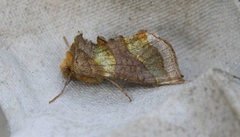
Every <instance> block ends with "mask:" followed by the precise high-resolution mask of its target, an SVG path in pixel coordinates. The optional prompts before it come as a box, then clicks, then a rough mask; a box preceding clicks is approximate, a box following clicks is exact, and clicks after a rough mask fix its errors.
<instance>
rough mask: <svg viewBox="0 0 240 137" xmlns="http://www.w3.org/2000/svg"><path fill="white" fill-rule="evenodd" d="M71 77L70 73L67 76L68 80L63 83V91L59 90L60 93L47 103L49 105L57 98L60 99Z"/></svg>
mask: <svg viewBox="0 0 240 137" xmlns="http://www.w3.org/2000/svg"><path fill="white" fill-rule="evenodd" d="M71 76H72V73H70V74H69V77H68V80H67V81H66V82H65V84H64V87H63V89H62V90H61V92H60V93H58V94H57V96H55V97H54V98H53V99H52V100H50V101H49V104H50V103H52V102H54V101H55V100H56V99H57V98H58V97H60V96H61V95H62V94H63V92H64V90H65V88H66V87H67V85H68V84H69V83H70V82H71Z"/></svg>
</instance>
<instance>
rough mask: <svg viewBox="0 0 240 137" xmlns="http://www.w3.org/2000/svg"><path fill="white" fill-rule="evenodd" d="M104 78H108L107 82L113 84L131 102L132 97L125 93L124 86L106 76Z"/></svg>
mask: <svg viewBox="0 0 240 137" xmlns="http://www.w3.org/2000/svg"><path fill="white" fill-rule="evenodd" d="M105 79H106V80H108V81H109V82H111V83H112V84H113V85H114V86H116V87H117V88H118V89H119V90H120V91H121V92H122V93H123V94H124V95H125V96H126V97H127V98H128V99H129V101H130V102H132V99H131V97H130V96H129V95H128V94H127V92H126V90H125V89H124V88H122V87H121V86H120V85H118V84H117V83H116V82H114V81H112V80H110V79H108V78H105Z"/></svg>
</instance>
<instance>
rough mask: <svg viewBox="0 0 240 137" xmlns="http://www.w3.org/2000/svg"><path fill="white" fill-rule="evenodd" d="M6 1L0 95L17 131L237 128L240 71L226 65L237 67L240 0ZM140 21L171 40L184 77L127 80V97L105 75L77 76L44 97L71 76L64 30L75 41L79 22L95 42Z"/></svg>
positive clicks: (212, 131)
mask: <svg viewBox="0 0 240 137" xmlns="http://www.w3.org/2000/svg"><path fill="white" fill-rule="evenodd" d="M0 10H1V13H0V19H1V23H0V44H1V45H0V72H1V76H0V92H1V93H0V105H1V108H2V110H3V112H4V114H5V116H6V118H7V120H8V124H9V129H10V132H11V136H13V137H26V136H36V137H42V136H44V137H48V136H58V137H61V136H96V137H98V136H160V135H161V136H223V137H224V136H233V137H237V136H239V135H240V124H239V119H240V115H239V114H240V105H239V98H240V93H239V89H240V81H239V80H238V79H236V78H233V76H232V75H230V74H227V73H225V72H224V71H227V72H229V73H231V74H233V75H236V76H239V75H240V74H239V72H240V63H239V62H240V54H239V53H240V46H239V45H240V40H239V38H240V26H239V23H240V22H239V21H240V16H239V1H237V0H235V1H233V0H223V1H219V0H212V1H206V0H205V1H204V0H178V1H169V0H160V1H154V0H150V1H143V0H140V1H130V0H129V1H128V0H126V1H121V0H116V1H114V0H107V1H104V0H98V1H87V0H79V1H75V0H69V1H63V0H62V1H57V0H51V1H50V0H46V1H31V0H22V1H14V0H2V1H1V2H0ZM140 29H147V30H149V31H150V32H154V33H156V34H158V35H159V36H161V37H162V38H164V39H166V40H168V41H169V42H170V43H171V44H172V45H173V47H174V49H175V52H176V54H177V57H178V62H179V65H180V70H181V72H182V74H183V75H184V76H185V77H184V78H185V79H186V82H185V83H184V84H181V85H174V86H162V87H157V88H148V87H143V86H137V85H131V84H123V86H124V87H125V88H126V90H128V92H129V95H130V96H131V97H132V98H133V102H132V103H129V102H128V99H127V98H126V97H125V96H124V95H123V94H122V93H121V92H120V91H119V90H118V89H116V87H114V86H113V85H111V84H110V83H108V82H104V83H103V84H100V85H86V84H83V83H79V82H72V83H71V84H69V86H68V88H67V89H66V92H65V93H64V94H63V95H62V96H61V97H60V98H59V99H58V100H56V101H55V102H54V103H53V104H48V101H49V100H50V99H52V98H53V97H54V96H55V95H56V94H57V93H58V92H59V91H60V90H61V89H62V87H63V85H64V82H65V80H64V79H63V78H62V75H61V72H60V69H59V65H60V62H61V60H62V59H63V58H64V56H65V52H66V51H67V50H68V48H67V47H66V45H65V44H64V42H63V39H62V37H63V36H66V37H67V39H68V40H69V42H70V43H71V42H72V41H73V38H74V36H75V35H76V34H77V31H82V32H83V34H84V36H85V37H86V38H88V39H90V40H92V41H94V42H95V41H96V37H97V36H98V35H102V36H104V37H106V38H107V39H108V38H111V37H116V36H118V35H123V36H129V35H133V34H135V33H136V32H137V31H138V30H140ZM210 68H219V69H221V70H224V71H221V70H219V69H214V70H212V69H210ZM209 69H210V70H209ZM208 70H209V71H208ZM201 74H203V75H201Z"/></svg>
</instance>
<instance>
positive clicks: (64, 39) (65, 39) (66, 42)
mask: <svg viewBox="0 0 240 137" xmlns="http://www.w3.org/2000/svg"><path fill="white" fill-rule="evenodd" d="M63 41H64V43H65V44H66V45H67V47H70V45H69V43H68V41H67V38H66V37H65V36H63Z"/></svg>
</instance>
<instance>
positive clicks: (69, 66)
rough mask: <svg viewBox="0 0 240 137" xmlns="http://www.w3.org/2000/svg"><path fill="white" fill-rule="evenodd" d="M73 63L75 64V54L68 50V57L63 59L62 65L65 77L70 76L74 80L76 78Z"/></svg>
mask: <svg viewBox="0 0 240 137" xmlns="http://www.w3.org/2000/svg"><path fill="white" fill-rule="evenodd" d="M73 64H74V56H73V54H72V53H71V52H70V51H68V52H66V58H65V59H64V60H63V61H62V63H61V65H60V68H61V71H62V74H63V76H64V77H65V78H69V77H70V79H72V80H74V79H75V74H74V71H73V70H74V68H73V67H74V66H73Z"/></svg>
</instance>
